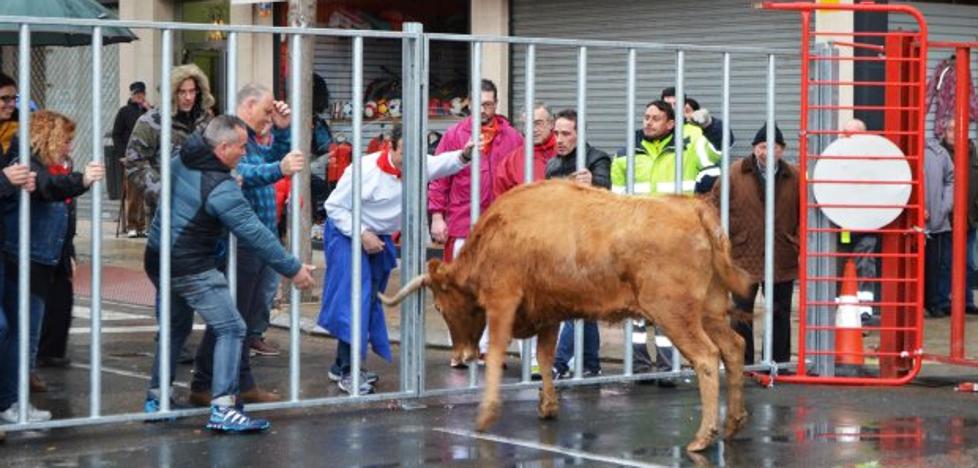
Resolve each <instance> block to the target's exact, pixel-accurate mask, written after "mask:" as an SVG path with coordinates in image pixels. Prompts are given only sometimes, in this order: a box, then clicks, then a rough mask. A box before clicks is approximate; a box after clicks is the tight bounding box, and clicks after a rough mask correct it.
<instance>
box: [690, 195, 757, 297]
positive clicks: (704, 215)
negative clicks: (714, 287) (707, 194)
mask: <svg viewBox="0 0 978 468" xmlns="http://www.w3.org/2000/svg"><path fill="white" fill-rule="evenodd" d="M697 211H698V213H697V214H699V217H700V223H702V224H703V229H704V230H705V231H706V237H708V238H709V239H710V244H712V245H713V269H714V271H715V272H716V274H717V276H719V277H720V281H721V282H722V283H723V285H724V286H726V287H727V289H729V290H730V292H732V293H734V294H735V295H737V296H740V297H746V296H747V295H748V294H749V293H750V286H751V278H750V275H748V274H747V272H746V271H744V270H743V269H742V268H740V267H739V266H737V265H735V264H734V263H733V259H732V258H731V256H730V240H729V239H728V238H727V235H726V234H724V233H723V228H722V227H721V226H720V223H719V220H718V219H717V215H716V212H715V211H714V210H713V208H712V207H711V206H709V205H707V204H706V203H700V204H699V205H698V207H697Z"/></svg>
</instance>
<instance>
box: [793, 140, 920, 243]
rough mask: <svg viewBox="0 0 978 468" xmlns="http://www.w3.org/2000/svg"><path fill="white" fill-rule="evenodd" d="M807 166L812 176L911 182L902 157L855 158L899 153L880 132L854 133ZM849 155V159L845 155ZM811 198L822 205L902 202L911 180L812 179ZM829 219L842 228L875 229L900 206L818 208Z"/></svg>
mask: <svg viewBox="0 0 978 468" xmlns="http://www.w3.org/2000/svg"><path fill="white" fill-rule="evenodd" d="M822 156H833V158H832V159H819V160H818V162H816V163H815V168H814V169H813V171H812V180H813V181H833V180H838V181H861V182H873V181H879V182H881V181H886V182H910V181H911V180H912V174H911V171H910V164H909V163H907V161H906V159H858V158H859V157H867V156H874V157H878V156H886V157H893V156H897V157H903V156H904V154H903V151H900V148H899V147H897V145H895V144H893V142H892V141H890V140H887V139H886V138H883V137H881V136H879V135H854V136H852V137H849V138H840V139H838V140H835V141H834V142H832V143H831V144H830V145H829V146H828V147H827V148H825V151H823V152H822ZM847 157H851V158H852V159H848V158H847ZM812 185H813V187H812V191H813V192H814V194H815V200H816V201H817V202H818V203H819V204H823V205H863V206H864V205H884V206H891V205H905V204H906V203H907V201H908V200H910V191H911V188H912V187H911V185H910V184H904V183H885V184H873V183H845V182H838V183H825V182H822V183H819V182H813V183H812ZM821 210H822V212H823V213H825V216H827V217H828V218H829V219H830V220H831V221H832V222H833V223H835V224H838V225H839V226H840V227H842V228H845V229H879V228H882V227H883V226H886V225H887V224H890V223H891V222H893V220H894V219H896V218H897V216H900V213H901V212H903V208H894V207H886V208H873V207H867V208H843V207H840V208H835V207H822V208H821Z"/></svg>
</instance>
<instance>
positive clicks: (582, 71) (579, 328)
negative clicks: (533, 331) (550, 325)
mask: <svg viewBox="0 0 978 468" xmlns="http://www.w3.org/2000/svg"><path fill="white" fill-rule="evenodd" d="M575 155H576V156H577V161H576V163H577V170H578V171H580V170H581V169H584V168H585V167H587V47H580V48H578V49H577V149H576V153H575ZM583 376H584V320H582V319H577V320H574V378H575V379H580V378H581V377H583Z"/></svg>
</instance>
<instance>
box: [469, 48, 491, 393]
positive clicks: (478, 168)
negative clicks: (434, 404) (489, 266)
mask: <svg viewBox="0 0 978 468" xmlns="http://www.w3.org/2000/svg"><path fill="white" fill-rule="evenodd" d="M470 81H471V83H470V95H471V97H470V98H469V103H470V104H469V109H470V112H469V115H470V117H471V119H472V122H471V123H472V138H473V139H474V140H475V142H476V145H475V146H473V147H472V164H471V171H472V172H471V174H472V176H471V179H472V189H471V198H470V199H469V201H470V203H471V205H470V207H469V209H470V211H471V216H470V222H471V223H472V224H471V226H470V232H471V229H472V228H475V223H476V222H477V221H478V220H479V208H480V203H481V201H482V194H481V192H480V190H479V189H480V182H481V178H482V155H481V154H480V152H481V149H482V148H480V147H479V144H478V143H479V140H480V138H479V136H480V133H481V130H482V128H481V122H480V120H481V116H480V114H479V112H480V110H481V108H482V107H481V106H482V91H481V90H482V43H481V42H473V43H472V75H471V80H470ZM486 326H487V327H488V326H489V323H488V322H486ZM489 339H490V340H491V339H492V337H489ZM476 358H478V356H477V357H476ZM478 367H479V366H478V362H472V363H471V364H470V365H469V387H475V386H476V384H477V383H478Z"/></svg>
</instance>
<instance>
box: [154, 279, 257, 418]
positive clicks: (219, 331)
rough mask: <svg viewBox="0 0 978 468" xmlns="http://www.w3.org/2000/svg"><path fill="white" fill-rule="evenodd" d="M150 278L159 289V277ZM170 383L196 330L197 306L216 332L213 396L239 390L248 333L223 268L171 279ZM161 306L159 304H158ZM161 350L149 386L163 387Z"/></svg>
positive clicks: (220, 395)
mask: <svg viewBox="0 0 978 468" xmlns="http://www.w3.org/2000/svg"><path fill="white" fill-rule="evenodd" d="M150 279H151V280H152V281H153V284H154V285H156V287H157V290H158V289H159V282H158V281H159V280H158V279H157V278H153V277H152V276H151V277H150ZM170 289H171V294H172V296H171V298H172V300H171V308H170V318H171V322H170V324H171V325H170V326H171V333H170V383H172V382H173V375H174V373H175V371H176V360H177V356H178V355H179V353H180V348H182V347H183V343H184V342H185V341H186V340H187V336H188V335H189V334H190V332H191V331H192V330H193V318H194V310H196V311H197V313H199V314H200V316H201V317H202V318H203V319H204V322H206V323H207V326H208V327H209V328H211V330H212V331H213V332H214V335H215V344H214V368H213V369H214V372H213V378H212V381H211V395H212V398H214V399H217V398H220V397H223V396H230V395H235V394H237V393H238V366H239V363H240V361H241V343H242V341H243V340H244V336H245V331H246V328H245V323H244V320H242V319H241V315H240V314H239V313H238V309H237V308H235V306H234V301H233V300H232V299H231V292H230V291H229V290H228V283H227V279H226V278H225V277H224V275H223V274H221V272H219V271H217V270H216V269H214V270H207V271H205V272H203V273H196V274H192V275H184V276H178V277H176V278H173V279H172V280H171V281H170ZM157 310H159V308H157ZM159 354H160V350H159V348H157V350H156V357H155V358H154V360H153V373H152V378H151V380H150V386H149V388H150V390H158V389H159V387H160V377H159V376H160V372H159V371H160V358H159Z"/></svg>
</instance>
